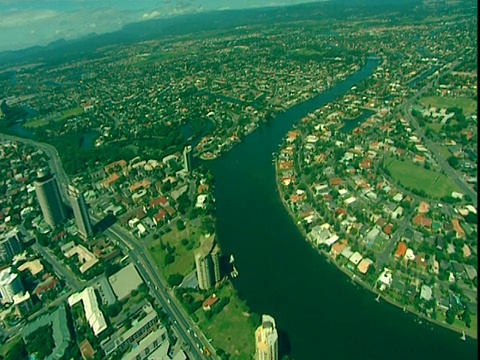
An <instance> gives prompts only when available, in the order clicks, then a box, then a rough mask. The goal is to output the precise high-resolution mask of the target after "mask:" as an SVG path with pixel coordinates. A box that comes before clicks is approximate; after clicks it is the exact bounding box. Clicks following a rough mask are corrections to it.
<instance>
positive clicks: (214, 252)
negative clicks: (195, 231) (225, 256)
mask: <svg viewBox="0 0 480 360" xmlns="http://www.w3.org/2000/svg"><path fill="white" fill-rule="evenodd" d="M219 257H220V248H219V247H218V245H216V244H215V236H214V235H208V236H202V237H200V247H199V248H198V250H197V251H196V252H195V268H196V271H197V280H198V287H199V288H200V289H201V290H208V289H210V288H211V287H212V286H215V285H216V283H217V282H219V281H220V261H219Z"/></svg>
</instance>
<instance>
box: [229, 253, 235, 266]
mask: <svg viewBox="0 0 480 360" xmlns="http://www.w3.org/2000/svg"><path fill="white" fill-rule="evenodd" d="M234 261H235V258H234V257H233V254H232V255H230V264H233V262H234Z"/></svg>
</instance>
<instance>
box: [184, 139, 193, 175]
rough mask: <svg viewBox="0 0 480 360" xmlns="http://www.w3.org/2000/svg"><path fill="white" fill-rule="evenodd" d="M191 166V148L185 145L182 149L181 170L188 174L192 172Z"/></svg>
mask: <svg viewBox="0 0 480 360" xmlns="http://www.w3.org/2000/svg"><path fill="white" fill-rule="evenodd" d="M192 166H193V153H192V146H191V145H187V146H185V148H184V149H183V168H184V169H185V170H186V171H187V172H190V171H192Z"/></svg>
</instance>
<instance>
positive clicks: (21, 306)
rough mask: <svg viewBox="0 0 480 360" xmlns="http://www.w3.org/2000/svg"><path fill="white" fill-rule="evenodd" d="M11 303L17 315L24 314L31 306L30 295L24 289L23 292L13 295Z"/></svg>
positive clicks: (26, 313)
mask: <svg viewBox="0 0 480 360" xmlns="http://www.w3.org/2000/svg"><path fill="white" fill-rule="evenodd" d="M13 305H14V306H15V310H16V312H17V314H18V315H19V316H26V315H28V314H29V313H30V310H31V309H32V307H33V302H32V297H31V296H30V293H29V292H28V291H26V292H25V293H24V294H22V293H18V294H15V295H14V296H13Z"/></svg>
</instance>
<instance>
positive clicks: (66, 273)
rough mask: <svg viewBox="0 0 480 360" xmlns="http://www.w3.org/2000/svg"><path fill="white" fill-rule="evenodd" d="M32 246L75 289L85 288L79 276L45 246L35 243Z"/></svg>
mask: <svg viewBox="0 0 480 360" xmlns="http://www.w3.org/2000/svg"><path fill="white" fill-rule="evenodd" d="M32 248H33V250H35V252H37V253H38V254H41V255H42V257H43V259H44V260H46V261H48V262H49V263H50V264H51V265H52V267H53V270H55V272H56V273H57V275H58V276H59V277H63V278H64V279H65V281H66V282H67V284H69V285H70V287H71V288H72V289H73V290H74V291H76V292H77V291H80V290H81V289H82V288H83V285H82V284H81V283H80V281H78V278H77V277H76V276H75V274H73V273H72V272H71V271H70V270H69V269H67V268H66V266H65V265H63V264H62V263H60V261H58V260H57V258H56V257H55V256H54V255H52V254H50V252H49V251H48V250H46V249H45V248H44V247H43V246H41V245H39V244H38V243H35V244H33V245H32Z"/></svg>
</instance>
